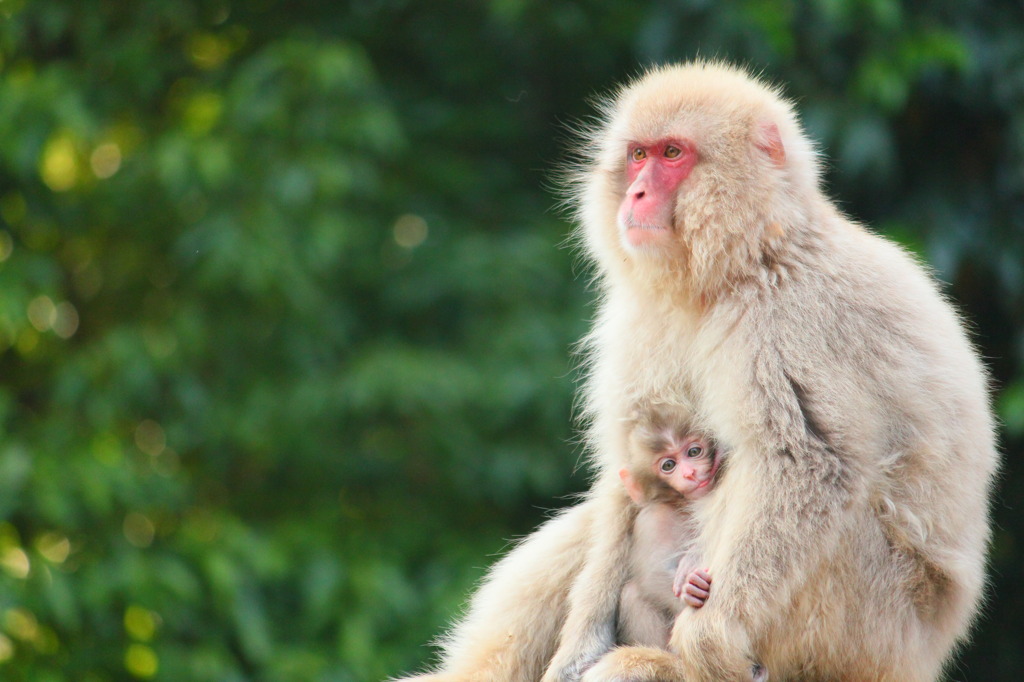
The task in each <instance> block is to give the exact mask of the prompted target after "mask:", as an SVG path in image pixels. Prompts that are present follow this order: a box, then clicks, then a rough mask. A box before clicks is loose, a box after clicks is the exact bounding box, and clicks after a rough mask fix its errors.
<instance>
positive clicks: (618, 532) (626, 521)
mask: <svg viewBox="0 0 1024 682" xmlns="http://www.w3.org/2000/svg"><path fill="white" fill-rule="evenodd" d="M593 495H594V498H595V499H594V503H595V504H596V505H598V508H597V509H596V523H595V524H594V531H593V533H592V538H591V542H590V545H589V547H588V548H587V549H586V556H585V559H584V562H583V568H582V570H581V571H580V573H579V575H578V576H577V577H576V580H575V581H574V582H573V584H572V589H571V590H570V592H569V600H568V614H567V616H566V619H565V624H564V625H563V627H562V630H561V635H560V639H559V643H558V649H557V651H556V652H555V655H554V657H553V658H552V659H551V664H550V665H549V666H548V669H547V672H546V673H545V675H544V678H543V682H576V681H577V680H579V679H580V676H581V675H582V674H583V672H584V671H585V670H587V669H588V668H589V667H590V666H592V665H593V664H594V663H595V662H596V661H597V660H598V659H600V658H601V657H602V656H603V655H604V654H605V653H607V652H608V651H609V650H610V649H611V648H612V647H613V646H615V635H616V613H617V610H618V605H619V599H620V596H621V595H622V590H623V587H624V586H625V584H626V581H627V579H628V571H629V565H630V546H631V543H632V539H631V537H630V536H631V533H632V528H633V523H634V521H635V519H636V512H635V509H634V508H633V507H632V505H631V504H630V501H629V498H628V497H627V496H626V494H625V492H624V491H623V489H622V485H621V484H620V483H619V481H618V478H617V477H613V476H610V475H606V476H605V477H604V478H603V479H601V480H599V481H598V482H597V483H596V484H595V488H594V492H593Z"/></svg>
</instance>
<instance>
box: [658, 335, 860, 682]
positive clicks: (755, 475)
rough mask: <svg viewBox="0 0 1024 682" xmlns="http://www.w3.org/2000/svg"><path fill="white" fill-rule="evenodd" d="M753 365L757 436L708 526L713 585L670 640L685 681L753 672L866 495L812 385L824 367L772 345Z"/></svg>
mask: <svg viewBox="0 0 1024 682" xmlns="http://www.w3.org/2000/svg"><path fill="white" fill-rule="evenodd" d="M751 371H752V378H753V380H752V382H751V385H750V388H751V391H750V395H749V397H748V404H747V405H745V406H744V407H745V409H746V410H747V411H748V414H750V415H751V416H753V417H755V419H756V421H755V424H756V428H755V429H754V433H755V437H752V438H751V439H750V441H749V442H747V443H742V444H740V445H739V446H738V447H737V448H736V450H735V452H734V453H733V455H732V461H731V462H730V470H729V471H728V472H727V473H726V474H725V476H723V478H722V481H721V484H720V487H719V489H718V490H716V497H715V499H714V500H709V502H710V503H711V505H712V507H711V509H710V513H709V514H708V515H707V517H706V518H707V519H708V523H707V524H706V525H705V527H704V529H703V533H702V542H703V545H704V547H705V550H706V555H705V556H706V562H707V563H708V564H709V565H713V566H715V592H714V593H713V594H712V595H711V597H710V598H709V599H708V602H707V605H706V606H705V607H704V608H703V609H700V610H699V611H698V610H695V609H685V610H684V611H683V612H682V613H681V614H680V617H679V619H677V621H676V625H675V627H674V628H673V633H672V638H671V641H670V648H671V649H672V650H673V651H675V652H677V653H678V654H679V656H680V659H681V662H682V665H683V667H684V669H686V671H687V673H688V675H687V677H686V679H687V680H688V681H690V680H749V679H750V677H749V675H750V669H751V665H752V664H754V663H755V662H756V657H755V655H754V653H755V652H754V651H753V646H754V644H755V643H756V642H757V641H758V640H759V639H760V638H762V637H763V636H764V635H765V633H766V632H767V629H768V628H769V627H770V626H771V625H772V624H773V622H778V620H779V619H780V616H781V615H783V614H786V613H788V612H789V611H790V608H791V607H790V605H791V603H792V599H793V597H794V595H795V594H796V593H798V592H799V590H800V589H801V587H802V585H803V584H804V583H805V581H806V580H807V576H808V575H809V573H810V572H811V571H813V570H815V569H816V567H818V566H820V565H821V563H822V562H824V561H827V560H828V558H829V557H830V556H831V555H832V553H833V552H834V550H835V548H836V547H837V546H838V542H839V538H840V534H841V532H842V530H843V527H844V526H843V520H844V519H846V518H849V515H848V514H847V513H846V511H847V510H848V509H849V508H850V507H851V505H854V504H860V503H862V502H863V501H864V500H866V495H863V494H862V493H863V490H864V487H865V484H864V481H863V476H857V475H855V473H854V471H853V467H852V463H851V461H850V458H849V457H848V456H847V455H846V454H844V452H843V451H842V450H841V448H840V447H839V445H837V444H836V443H834V442H833V440H835V438H834V436H833V435H832V433H831V432H830V429H829V428H828V426H826V424H825V420H824V419H823V418H821V413H822V412H823V411H824V410H823V408H822V409H819V408H821V406H819V405H816V403H815V399H816V397H817V393H816V392H815V391H813V390H811V389H809V388H808V384H810V383H811V379H810V378H809V377H810V376H814V377H816V378H817V379H820V375H810V374H807V373H803V374H802V373H801V372H800V371H799V370H798V369H797V368H795V367H794V366H793V365H792V364H790V363H787V361H786V358H785V355H784V354H783V353H780V352H777V351H775V350H774V348H773V347H772V346H771V345H770V344H769V345H763V346H762V348H761V350H760V351H759V352H757V353H756V354H754V356H753V357H752V363H751Z"/></svg>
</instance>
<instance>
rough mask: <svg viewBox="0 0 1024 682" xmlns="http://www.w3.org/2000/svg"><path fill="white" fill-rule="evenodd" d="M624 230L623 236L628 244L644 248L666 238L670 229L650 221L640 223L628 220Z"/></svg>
mask: <svg viewBox="0 0 1024 682" xmlns="http://www.w3.org/2000/svg"><path fill="white" fill-rule="evenodd" d="M623 227H624V228H625V229H624V230H623V238H624V239H625V241H626V245H627V246H632V247H634V248H642V247H645V246H650V245H651V244H654V243H656V242H659V241H661V240H662V239H665V236H666V235H668V234H669V232H670V230H669V229H668V228H667V227H664V226H662V225H654V224H650V223H638V222H635V221H633V220H626V222H625V225H623Z"/></svg>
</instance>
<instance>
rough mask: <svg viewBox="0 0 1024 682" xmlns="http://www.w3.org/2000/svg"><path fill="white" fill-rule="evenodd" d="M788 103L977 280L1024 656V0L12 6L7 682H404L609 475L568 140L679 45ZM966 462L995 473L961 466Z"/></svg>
mask: <svg viewBox="0 0 1024 682" xmlns="http://www.w3.org/2000/svg"><path fill="white" fill-rule="evenodd" d="M695 55H704V56H721V57H727V58H730V59H733V60H737V61H741V62H744V63H748V64H750V65H752V66H754V67H755V68H757V69H763V71H764V73H765V75H766V76H768V77H769V78H772V79H776V80H778V81H780V82H783V83H786V84H787V86H786V87H787V92H788V93H789V94H790V95H791V96H793V97H795V98H796V99H797V100H798V102H799V106H800V109H801V111H802V112H803V114H804V119H805V122H806V124H807V127H808V129H809V131H810V133H811V135H812V136H813V137H814V138H815V139H816V140H818V141H819V142H820V144H821V147H822V149H823V151H824V152H825V154H826V156H827V158H828V159H829V162H830V166H829V172H828V177H827V180H828V184H829V186H830V191H831V192H832V193H833V194H834V195H835V196H836V197H838V199H839V201H840V202H841V204H842V205H843V206H844V208H845V209H846V210H847V211H848V212H849V213H850V214H852V215H853V216H855V217H857V218H858V219H862V220H864V221H865V222H867V223H869V224H872V225H874V226H875V227H876V228H877V229H879V230H880V231H882V232H884V233H887V234H888V235H890V236H891V237H893V238H895V239H897V240H899V241H901V242H903V243H905V244H907V245H908V246H909V247H910V248H912V249H914V250H916V251H918V252H919V253H920V254H921V255H922V257H924V258H925V259H927V260H928V261H930V262H931V263H932V264H933V266H934V267H935V268H936V270H937V273H938V275H939V276H940V277H941V278H942V279H944V280H945V281H947V282H949V283H950V288H949V293H950V295H951V296H952V297H953V298H954V299H955V300H956V302H957V303H958V304H959V305H960V306H961V308H962V309H963V310H964V312H965V315H966V316H967V317H968V319H969V320H971V322H972V324H973V326H974V328H975V330H976V338H977V341H978V343H979V345H980V346H981V348H982V350H983V352H984V354H985V356H986V357H987V358H988V360H989V362H990V366H991V368H992V373H993V385H994V388H995V389H996V391H997V397H996V404H997V406H998V408H999V410H1000V414H1001V417H1002V420H1003V423H1004V424H1005V429H1004V431H1005V433H1004V435H1005V438H1004V448H1005V451H1006V453H1007V462H1006V467H1005V475H1004V477H1003V480H1002V481H1001V486H1000V489H999V492H998V497H997V499H996V504H995V514H996V518H997V521H998V525H997V531H996V541H995V545H994V551H993V555H992V568H993V588H992V594H993V598H992V599H991V602H990V604H989V606H988V608H987V610H986V616H985V618H984V619H983V621H982V622H981V623H980V627H979V629H978V632H977V635H976V637H975V640H974V643H973V644H972V646H971V647H970V648H968V649H967V650H965V651H964V652H963V654H962V656H961V658H960V661H959V664H958V666H957V668H956V669H955V670H954V678H956V679H960V678H966V679H986V680H988V679H1015V678H1016V675H1017V673H1018V672H1019V670H1020V669H1021V667H1022V666H1024V637H1022V634H1024V633H1022V628H1024V626H1022V621H1021V613H1024V589H1022V588H1021V585H1024V569H1022V565H1024V562H1022V558H1024V548H1022V547H1021V542H1022V541H1024V517H1022V516H1021V515H1020V514H1019V513H1017V510H1016V509H1015V507H1016V505H1017V501H1018V500H1020V499H1022V498H1024V471H1022V468H1021V465H1020V463H1019V461H1020V458H1019V454H1020V452H1021V449H1022V445H1024V370H1022V364H1021V363H1022V359H1024V300H1022V299H1024V296H1022V292H1024V11H1022V9H1021V6H1020V4H1019V3H1017V2H1011V1H1009V0H1002V1H1000V0H993V1H989V2H981V1H980V0H937V1H936V2H931V3H923V2H898V1H897V0H814V1H812V2H808V3H797V2H791V1H790V2H787V1H782V2H774V1H769V0H744V1H742V2H736V3H711V2H707V1H706V0H689V1H680V2H669V1H667V0H663V1H660V2H652V3H650V4H648V5H646V6H643V7H634V6H631V4H630V3H619V2H616V1H615V0H587V1H583V0H579V1H572V0H545V1H543V2H542V1H540V0H488V1H484V0H456V1H452V2H444V3H423V2H414V1H413V0H364V1H362V2H348V3H345V2H342V3H332V2H314V1H313V0H297V1H295V2H288V3H286V2H284V1H283V0H251V1H249V2H228V1H227V0H211V1H209V2H197V1H194V2H186V1H182V0H147V1H146V2H137V3H129V2H117V1H116V0H0V430H2V438H0V678H2V679H4V680H15V681H32V682H50V681H54V682H56V681H58V680H76V681H83V682H102V681H107V680H135V679H144V680H149V679H151V680H194V681H206V680H210V681H214V680H215V681H225V682H228V681H243V680H252V681H257V680H258V681H268V682H269V681H282V682H286V681H292V680H294V681H296V682H298V681H313V680H322V681H325V682H326V681H331V682H347V681H350V680H380V679H382V678H384V677H386V676H388V675H392V674H397V673H399V672H401V671H403V670H411V669H413V668H416V667H418V666H421V665H423V664H424V663H425V662H427V661H429V660H430V658H431V650H430V648H429V647H427V646H426V645H425V643H426V642H428V641H429V640H430V639H431V638H432V637H434V636H436V635H437V634H438V633H439V632H440V631H441V630H442V628H443V626H444V624H445V623H446V622H449V620H450V619H451V618H452V617H453V616H454V614H456V613H457V612H458V609H459V607H460V604H461V603H462V602H463V600H464V598H465V596H466V595H467V594H468V593H469V591H470V590H471V589H472V586H473V585H474V582H475V581H476V580H478V579H479V577H480V576H481V574H482V571H483V569H484V567H485V566H486V565H487V564H488V563H490V562H491V561H492V560H493V558H494V555H495V554H496V553H498V552H500V551H501V550H502V549H503V547H504V546H505V542H506V540H507V539H508V538H510V537H513V536H516V535H521V534H524V533H527V532H529V531H530V530H531V529H532V528H533V527H535V526H536V525H537V524H538V523H539V522H540V521H541V520H542V519H543V518H544V517H545V515H546V510H549V509H552V508H557V507H560V506H563V505H565V504H569V503H571V501H572V494H573V493H575V492H578V491H580V490H581V489H583V488H584V487H585V486H586V485H587V475H586V471H585V469H584V468H583V467H582V466H581V463H580V462H581V452H580V450H579V448H578V447H577V446H576V445H575V444H574V437H575V435H574V431H573V428H572V424H571V414H572V409H571V407H572V399H573V392H574V383H573V380H574V377H575V376H576V375H575V372H574V369H573V367H574V361H573V360H572V358H571V347H572V344H573V343H574V342H575V341H576V340H577V339H578V338H579V337H580V336H581V335H582V334H583V333H584V331H585V330H586V327H587V322H588V318H589V316H590V309H589V308H588V307H587V302H588V300H589V299H590V297H591V293H590V292H588V291H587V288H586V271H585V268H584V267H583V266H581V265H580V264H579V263H578V262H576V260H575V258H574V255H573V254H572V252H571V251H570V250H569V249H567V248H564V242H565V237H566V235H567V232H568V229H569V228H568V225H567V223H566V222H565V220H564V219H563V216H561V215H560V213H559V212H558V211H557V210H554V207H555V205H556V203H557V197H556V196H555V194H554V192H553V191H551V190H550V187H551V186H552V185H553V184H554V182H553V178H554V177H555V176H556V174H557V173H556V171H557V167H558V164H559V163H560V162H561V161H564V160H565V159H566V158H567V157H568V156H569V154H568V151H567V150H568V140H571V138H572V133H571V123H572V122H573V121H578V120H582V119H585V118H586V117H587V116H590V115H592V114H593V108H592V106H591V104H590V100H591V99H592V97H593V96H594V95H595V94H597V93H601V92H605V91H607V90H608V89H609V88H610V87H611V86H612V85H613V84H614V83H616V82H618V81H621V80H622V79H624V78H626V77H628V76H630V75H632V74H635V73H637V71H638V69H639V68H640V67H641V65H643V64H646V63H650V62H653V61H664V60H673V59H683V58H688V57H693V56H695ZM951 475H970V472H951Z"/></svg>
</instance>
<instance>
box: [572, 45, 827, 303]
mask: <svg viewBox="0 0 1024 682" xmlns="http://www.w3.org/2000/svg"><path fill="white" fill-rule="evenodd" d="M605 112H606V121H605V123H604V124H603V125H602V126H600V127H599V128H597V129H595V130H594V131H593V134H592V135H590V136H589V139H588V141H587V148H586V149H585V152H586V154H587V156H588V157H589V158H590V163H589V165H588V167H587V168H586V169H585V170H584V171H583V172H582V173H581V174H580V176H579V177H580V183H579V193H578V200H579V204H578V209H579V217H580V222H581V224H582V237H583V241H584V244H585V246H586V248H587V250H588V251H589V252H590V253H591V255H592V256H593V257H594V258H595V260H597V262H598V264H599V265H600V266H601V269H602V271H603V274H604V275H605V276H607V277H610V278H612V279H613V280H624V281H626V282H627V283H631V284H639V285H641V286H645V287H647V286H661V287H665V286H668V287H673V286H682V287H683V288H684V290H685V291H688V292H689V293H690V294H692V295H694V296H698V297H702V298H704V297H714V296H715V295H717V293H718V292H719V291H720V290H721V289H722V288H723V287H725V286H726V285H727V284H728V283H730V282H735V281H737V279H739V278H744V277H750V276H756V275H757V273H758V271H759V269H763V268H765V267H768V265H767V264H768V263H770V262H771V261H772V260H773V258H774V257H775V256H777V255H778V254H779V253H781V252H783V251H784V250H785V248H786V244H787V242H788V241H789V240H791V239H794V238H795V236H794V235H795V233H797V232H799V231H800V230H801V229H805V226H806V224H807V223H808V218H809V215H808V213H809V212H810V211H811V210H812V208H813V206H814V205H815V204H816V197H818V196H820V194H819V191H818V170H817V162H816V159H815V154H814V151H813V149H812V147H811V145H810V143H809V142H808V141H807V140H806V138H805V137H804V136H803V134H802V133H801V130H800V126H799V123H798V121H797V118H796V115H795V113H794V111H793V109H792V107H791V105H790V104H789V103H788V102H787V101H785V100H784V99H782V98H781V97H780V96H779V94H778V92H777V91H776V90H775V89H774V88H772V87H770V86H768V85H766V84H764V83H762V82H761V81H758V80H756V79H754V78H752V77H750V76H749V75H747V74H746V73H745V72H743V71H742V70H740V69H738V68H735V67H732V66H728V65H725V64H720V63H709V62H696V63H691V64H684V65H678V66H666V67H662V68H656V69H653V70H651V71H650V72H648V73H647V74H646V75H644V76H643V77H641V78H640V79H638V80H637V81H635V82H634V83H632V84H629V85H627V86H626V87H624V88H623V89H622V90H621V91H620V92H619V93H618V94H617V96H616V97H614V99H613V101H611V102H610V103H609V104H608V105H607V106H606V107H605Z"/></svg>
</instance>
